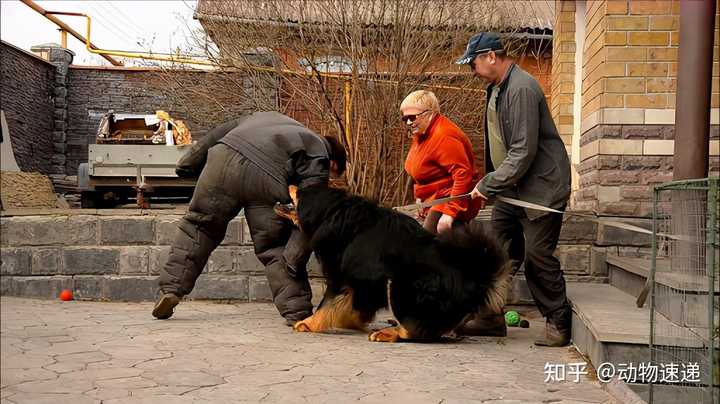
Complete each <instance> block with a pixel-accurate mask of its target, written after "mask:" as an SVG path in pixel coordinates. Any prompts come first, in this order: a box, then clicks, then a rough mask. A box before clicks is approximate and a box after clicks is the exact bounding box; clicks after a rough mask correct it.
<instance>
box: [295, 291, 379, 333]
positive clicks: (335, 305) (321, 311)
mask: <svg viewBox="0 0 720 404" xmlns="http://www.w3.org/2000/svg"><path fill="white" fill-rule="evenodd" d="M352 297H353V291H352V290H347V291H345V292H344V293H342V294H339V295H337V296H335V297H333V298H330V299H328V298H327V297H326V298H325V299H324V300H323V304H321V306H320V307H319V308H318V309H317V311H316V312H315V314H313V315H312V316H310V317H308V318H306V319H305V320H302V321H298V322H297V323H295V325H294V326H293V329H294V330H295V331H297V332H325V331H328V330H330V329H334V328H342V329H351V330H361V331H366V330H367V323H368V322H370V320H371V319H372V315H368V314H365V313H362V312H359V311H357V310H355V309H353V307H352Z"/></svg>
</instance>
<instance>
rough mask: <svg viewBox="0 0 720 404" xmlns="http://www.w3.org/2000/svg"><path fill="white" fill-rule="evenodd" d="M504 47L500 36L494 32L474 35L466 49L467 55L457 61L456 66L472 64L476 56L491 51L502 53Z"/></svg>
mask: <svg viewBox="0 0 720 404" xmlns="http://www.w3.org/2000/svg"><path fill="white" fill-rule="evenodd" d="M502 50H504V49H503V46H502V42H500V36H498V34H496V33H494V32H481V33H479V34H475V35H473V37H472V38H470V41H468V44H467V47H466V48H465V54H463V55H462V56H461V57H460V59H458V60H456V61H455V64H458V65H466V64H468V63H470V62H472V60H473V59H475V57H476V56H478V55H482V54H484V53H488V52H490V51H502Z"/></svg>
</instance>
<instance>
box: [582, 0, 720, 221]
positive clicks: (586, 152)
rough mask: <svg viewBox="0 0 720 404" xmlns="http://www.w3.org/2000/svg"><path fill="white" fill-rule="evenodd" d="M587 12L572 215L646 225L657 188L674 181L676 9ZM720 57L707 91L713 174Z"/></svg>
mask: <svg viewBox="0 0 720 404" xmlns="http://www.w3.org/2000/svg"><path fill="white" fill-rule="evenodd" d="M586 4H587V9H586V13H585V33H586V34H585V46H584V47H583V64H582V65H583V72H582V113H581V119H582V121H581V122H582V123H581V128H580V132H581V138H580V165H579V169H578V172H579V175H580V189H579V191H578V192H577V195H576V198H575V199H576V205H575V208H576V209H588V210H595V211H596V212H598V213H600V214H602V215H609V216H615V215H617V216H640V217H647V216H649V215H650V214H651V213H652V187H653V185H655V184H658V183H662V182H665V181H669V180H671V179H672V172H673V160H672V158H673V157H672V156H673V150H674V142H675V129H674V124H675V89H676V75H677V54H678V47H677V46H678V38H679V35H678V33H679V29H682V27H680V26H679V16H678V12H679V1H678V0H672V1H635V0H634V1H617V0H603V1H592V2H587V3H586ZM716 18H718V17H716ZM716 28H717V27H716ZM715 37H716V38H717V37H718V30H717V29H716V31H715ZM718 57H719V55H718V53H717V52H716V53H715V55H714V64H713V78H712V82H711V83H708V85H709V86H711V87H712V97H713V98H712V106H711V107H712V108H713V109H712V111H711V130H710V172H711V173H716V172H717V170H718V166H719V165H720V163H719V162H720V159H719V157H718V156H719V155H720V152H719V151H718V150H719V149H720V146H719V145H720V141H719V138H718V123H719V120H718V116H720V112H719V110H718V106H719V104H718V102H719V101H718V99H720V97H718V93H720V90H719V88H720V87H718V80H719V79H718V76H719V75H720V73H719V69H718Z"/></svg>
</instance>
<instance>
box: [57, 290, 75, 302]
mask: <svg viewBox="0 0 720 404" xmlns="http://www.w3.org/2000/svg"><path fill="white" fill-rule="evenodd" d="M72 299H73V293H72V291H71V290H69V289H64V290H63V291H62V292H60V300H62V301H63V302H67V301H70V300H72Z"/></svg>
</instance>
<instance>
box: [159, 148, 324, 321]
mask: <svg viewBox="0 0 720 404" xmlns="http://www.w3.org/2000/svg"><path fill="white" fill-rule="evenodd" d="M285 199H287V189H285V185H284V184H280V183H279V182H278V181H276V180H275V179H273V178H272V177H270V176H269V175H267V174H266V173H265V172H264V171H262V170H261V169H260V168H259V167H257V166H256V165H255V164H253V163H252V162H251V161H249V160H248V159H247V158H245V157H244V156H243V155H241V154H240V153H238V152H237V151H235V150H233V149H232V148H230V147H228V146H226V145H225V144H222V143H220V144H217V145H215V146H213V147H212V148H211V149H210V150H209V152H208V158H207V163H206V165H205V167H204V168H203V170H202V173H201V174H200V177H199V178H198V181H197V185H196V187H195V192H194V194H193V197H192V200H191V201H190V207H189V209H188V212H187V213H186V214H185V216H184V217H183V219H182V220H181V222H180V225H179V229H178V232H177V234H176V236H175V239H174V241H173V245H172V247H171V249H170V255H169V257H168V261H167V263H166V264H165V266H164V268H163V269H162V271H161V272H160V278H159V285H160V289H161V290H162V291H163V292H164V293H174V294H176V295H178V296H184V295H187V294H189V293H190V292H191V291H192V290H193V287H194V286H195V281H196V280H197V278H198V277H199V276H200V273H202V270H203V268H204V267H205V264H206V263H207V260H208V257H210V254H211V253H212V252H213V251H214V250H215V248H217V246H218V245H219V244H220V243H221V242H222V240H223V238H224V237H225V232H226V230H227V226H228V223H229V222H230V221H231V220H232V219H233V218H235V216H237V215H238V213H240V210H241V209H244V210H245V219H246V221H247V224H248V227H249V229H250V236H251V237H252V240H253V244H254V246H255V255H256V256H257V258H258V259H259V260H260V262H262V263H263V265H265V274H266V276H267V279H268V283H269V285H270V289H271V291H272V295H273V302H274V303H275V306H276V307H277V309H278V311H279V312H280V314H281V315H282V316H283V317H285V318H287V319H290V320H301V319H303V318H305V317H307V316H309V315H310V314H312V303H311V302H310V300H311V297H312V294H311V293H312V292H311V290H310V282H309V281H308V276H307V269H306V266H307V262H308V259H309V258H310V253H311V250H310V248H309V245H308V242H307V240H306V238H305V236H304V235H303V233H302V232H300V231H299V230H298V229H297V228H296V227H294V226H293V224H292V223H291V222H290V221H288V220H286V219H283V218H281V217H279V216H278V215H277V214H275V212H274V211H273V206H274V205H275V203H276V202H278V201H281V202H287V201H285Z"/></svg>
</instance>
